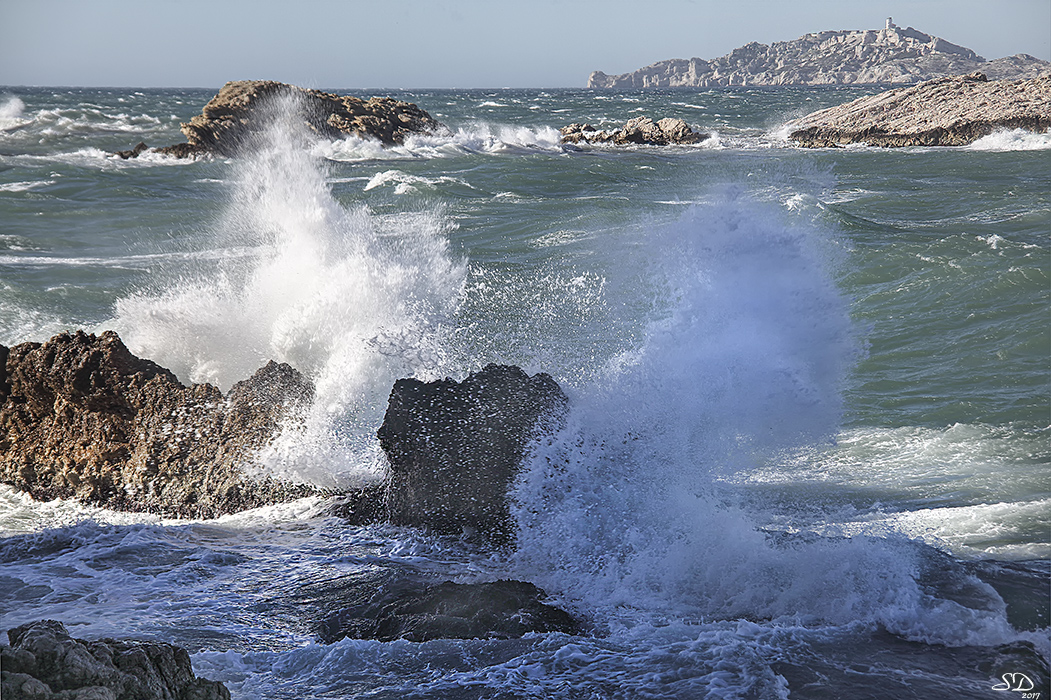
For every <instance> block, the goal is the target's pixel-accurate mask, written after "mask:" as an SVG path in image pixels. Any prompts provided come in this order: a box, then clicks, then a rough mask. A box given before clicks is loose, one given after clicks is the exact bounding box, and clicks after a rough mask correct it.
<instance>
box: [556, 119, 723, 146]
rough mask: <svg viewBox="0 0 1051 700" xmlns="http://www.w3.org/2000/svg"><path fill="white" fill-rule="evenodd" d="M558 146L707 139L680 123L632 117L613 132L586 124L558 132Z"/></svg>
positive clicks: (666, 143) (658, 143)
mask: <svg viewBox="0 0 1051 700" xmlns="http://www.w3.org/2000/svg"><path fill="white" fill-rule="evenodd" d="M560 133H561V134H562V143H576V144H579V143H611V144H614V145H617V146H625V145H628V144H637V145H647V146H669V145H673V144H675V145H689V144H695V143H700V142H701V141H704V140H706V139H707V138H709V134H702V133H699V132H696V131H694V130H693V129H691V128H690V125H689V124H687V123H686V122H685V121H684V120H682V119H673V118H671V117H665V118H663V119H660V120H658V121H653V119H651V118H650V117H635V118H634V119H630V120H628V121H627V122H626V123H625V124H624V126H622V127H619V128H617V129H606V130H602V129H596V128H594V127H593V126H591V125H590V124H570V125H569V126H565V127H562V129H560Z"/></svg>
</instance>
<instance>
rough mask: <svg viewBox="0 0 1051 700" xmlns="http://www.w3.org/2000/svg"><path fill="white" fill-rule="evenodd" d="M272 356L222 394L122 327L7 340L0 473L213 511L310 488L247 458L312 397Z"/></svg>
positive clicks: (111, 498)
mask: <svg viewBox="0 0 1051 700" xmlns="http://www.w3.org/2000/svg"><path fill="white" fill-rule="evenodd" d="M313 392H314V390H313V386H312V385H311V384H310V382H308V381H307V380H306V379H304V378H303V377H302V376H301V375H300V374H299V373H298V372H297V371H296V370H294V369H293V368H292V367H290V366H288V365H285V364H278V363H275V362H271V363H270V364H268V365H267V366H266V367H264V368H262V369H260V370H259V371H258V372H256V374H255V375H254V376H253V377H252V378H250V379H248V380H245V381H243V382H239V383H237V384H235V385H234V386H233V388H231V390H230V392H229V393H228V394H227V395H226V396H225V397H224V396H223V394H222V393H221V392H220V391H219V390H218V389H217V388H215V387H214V386H212V385H210V384H195V385H193V386H189V387H185V386H183V385H182V384H180V383H179V381H178V379H176V377H175V375H174V374H172V373H171V372H170V371H168V370H167V369H164V368H163V367H161V366H160V365H157V364H155V363H153V362H150V361H149V360H143V359H140V358H138V357H136V356H134V355H133V354H131V352H130V351H129V350H128V349H127V347H125V345H124V343H122V342H121V340H120V338H119V337H118V336H117V334H116V333H114V332H112V331H106V332H105V333H103V334H102V335H101V336H98V337H96V336H94V335H89V334H86V333H84V332H83V331H78V332H76V333H73V334H69V333H64V334H61V335H57V336H55V337H54V338H52V339H51V340H49V341H48V342H47V343H44V344H42V345H41V344H40V343H22V344H20V345H16V346H14V347H13V348H10V349H8V348H6V347H3V346H0V482H3V483H7V484H11V485H12V486H15V487H16V488H18V489H21V490H22V491H25V492H27V493H29V494H30V495H32V496H33V497H34V498H37V499H52V498H76V499H77V500H80V501H82V502H85V503H91V504H95V505H100V506H105V507H108V508H114V509H118V510H132V511H149V512H154V513H160V514H165V515H174V516H181V517H215V516H217V515H221V514H223V513H230V512H235V511H239V510H244V509H246V508H253V507H257V506H261V505H266V504H270V503H275V502H280V501H284V500H289V499H292V498H297V497H301V496H305V495H308V494H310V493H312V492H313V489H311V488H309V487H306V486H298V485H291V484H285V483H278V482H275V481H273V480H271V479H268V478H253V477H249V476H248V475H247V473H246V471H245V468H246V467H247V466H248V465H249V464H250V463H251V460H252V458H253V456H254V454H255V452H256V451H257V450H258V449H259V448H261V447H263V446H264V445H266V444H267V443H268V442H269V440H271V439H272V438H273V437H274V436H275V435H276V433H277V431H278V430H279V429H280V426H281V424H282V422H283V421H284V420H286V419H288V418H291V417H293V416H294V415H295V414H296V411H297V409H298V408H299V407H301V406H305V405H307V404H308V403H309V402H310V401H311V400H312V398H313Z"/></svg>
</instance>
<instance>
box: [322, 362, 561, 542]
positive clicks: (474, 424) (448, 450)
mask: <svg viewBox="0 0 1051 700" xmlns="http://www.w3.org/2000/svg"><path fill="white" fill-rule="evenodd" d="M566 404H567V399H566V396H565V394H564V393H562V389H561V388H560V387H559V386H558V384H557V383H556V382H555V380H554V379H552V378H551V377H550V376H549V375H547V374H543V373H540V374H536V375H534V376H532V377H530V376H529V375H527V374H526V373H525V372H524V371H522V370H521V369H519V368H518V367H511V366H506V365H489V366H487V367H486V368H485V369H483V370H482V371H480V372H476V373H473V374H471V375H470V376H468V377H467V378H466V379H464V380H463V381H462V382H455V381H453V380H452V379H444V380H441V381H436V382H429V383H425V382H421V381H419V380H417V379H399V380H398V381H397V382H396V383H395V384H394V389H393V390H392V391H391V395H390V399H389V402H388V404H387V413H386V415H385V416H384V419H383V425H382V426H381V427H380V429H379V432H378V433H377V434H378V437H379V440H380V445H381V446H382V447H383V450H384V452H385V453H386V454H387V459H388V461H389V462H390V475H389V477H388V479H387V481H386V483H384V484H382V485H380V486H378V487H375V488H372V489H366V490H365V491H363V492H361V493H359V494H357V495H355V496H354V497H353V498H352V499H351V500H350V502H349V503H348V504H347V505H346V506H345V508H344V510H343V513H342V514H343V515H344V516H345V517H347V518H349V519H350V520H351V521H352V522H356V523H365V522H374V521H381V522H384V521H385V522H391V523H393V524H395V525H410V526H421V527H428V528H430V529H432V530H434V531H436V532H441V533H446V534H453V535H462V534H468V535H470V534H473V533H478V534H480V535H481V536H482V537H483V538H484V539H486V540H487V541H489V542H492V543H497V544H502V543H507V542H509V541H511V540H512V539H513V536H514V524H513V522H512V518H511V513H510V506H509V503H508V489H509V488H510V487H511V484H512V483H513V482H514V480H515V478H516V477H517V475H518V473H519V470H520V469H521V464H522V458H523V455H524V452H525V449H526V445H527V444H528V443H529V442H530V440H532V439H533V438H534V437H535V436H536V435H538V432H539V431H542V430H545V429H547V430H551V429H553V428H554V426H555V425H556V424H557V422H558V421H559V420H561V419H562V417H563V415H564V412H565V410H566Z"/></svg>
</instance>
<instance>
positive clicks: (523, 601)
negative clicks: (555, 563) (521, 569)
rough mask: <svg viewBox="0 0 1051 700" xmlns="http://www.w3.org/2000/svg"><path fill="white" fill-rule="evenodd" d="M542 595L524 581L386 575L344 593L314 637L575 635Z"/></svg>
mask: <svg viewBox="0 0 1051 700" xmlns="http://www.w3.org/2000/svg"><path fill="white" fill-rule="evenodd" d="M339 588H340V587H339V586H338V585H337V586H336V589H337V590H338V589H339ZM344 588H346V587H344ZM330 595H331V592H330ZM546 597H547V596H546V594H545V593H544V591H543V590H541V589H540V588H537V587H536V586H535V585H533V584H531V583H528V582H525V581H510V580H502V581H489V582H484V583H456V582H453V581H443V582H441V583H437V584H427V583H423V582H420V581H418V580H415V578H414V577H408V576H387V577H384V578H382V579H381V580H379V581H370V582H369V584H368V585H364V586H363V585H356V586H353V587H352V588H348V589H347V590H344V591H343V593H342V602H343V603H344V605H345V607H342V608H341V609H340V610H338V611H337V612H334V613H332V614H330V615H328V616H327V617H325V618H324V619H323V620H322V621H321V623H320V624H319V625H318V626H317V633H318V636H319V637H320V639H321V641H322V642H324V643H325V644H331V643H332V642H336V641H338V640H340V639H343V638H346V637H349V638H351V639H377V640H379V641H383V642H389V641H392V640H395V639H405V640H407V641H410V642H427V641H430V640H432V639H517V638H519V637H522V636H524V635H526V634H530V633H543V632H563V633H565V634H579V633H580V632H581V628H580V625H579V624H578V623H577V621H576V620H574V619H573V617H572V616H571V615H570V614H569V613H567V612H566V611H564V610H562V609H560V608H557V607H555V606H553V605H550V604H548V603H546V602H544V601H545V599H546Z"/></svg>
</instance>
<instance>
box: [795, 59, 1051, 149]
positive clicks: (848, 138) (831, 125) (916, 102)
mask: <svg viewBox="0 0 1051 700" xmlns="http://www.w3.org/2000/svg"><path fill="white" fill-rule="evenodd" d="M788 126H789V128H790V129H791V130H792V131H791V134H790V136H789V138H790V139H791V140H792V141H794V142H796V143H797V144H799V145H801V146H806V147H811V148H815V147H816V148H820V147H835V146H841V145H845V144H850V143H863V144H866V145H869V146H965V145H967V144H969V143H972V142H974V141H976V140H978V139H980V138H982V137H983V136H988V135H989V134H991V133H993V131H996V130H997V129H1026V130H1028V131H1034V132H1043V131H1047V130H1048V129H1051V75H1046V76H1044V77H1042V78H1034V79H1031V80H997V81H990V80H988V79H987V77H986V76H985V75H984V74H982V73H972V74H971V75H966V76H960V77H955V78H938V79H936V80H930V81H927V82H924V83H920V84H919V85H913V86H910V87H903V88H896V89H894V90H889V91H887V92H883V93H880V94H878V95H872V96H869V97H862V98H860V99H857V100H854V101H853V102H849V103H847V104H843V105H839V106H837V107H831V108H829V109H824V110H821V111H819V112H814V113H812V114H809V115H807V116H805V117H803V118H802V119H799V120H796V121H794V122H791V123H789V125H788Z"/></svg>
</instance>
